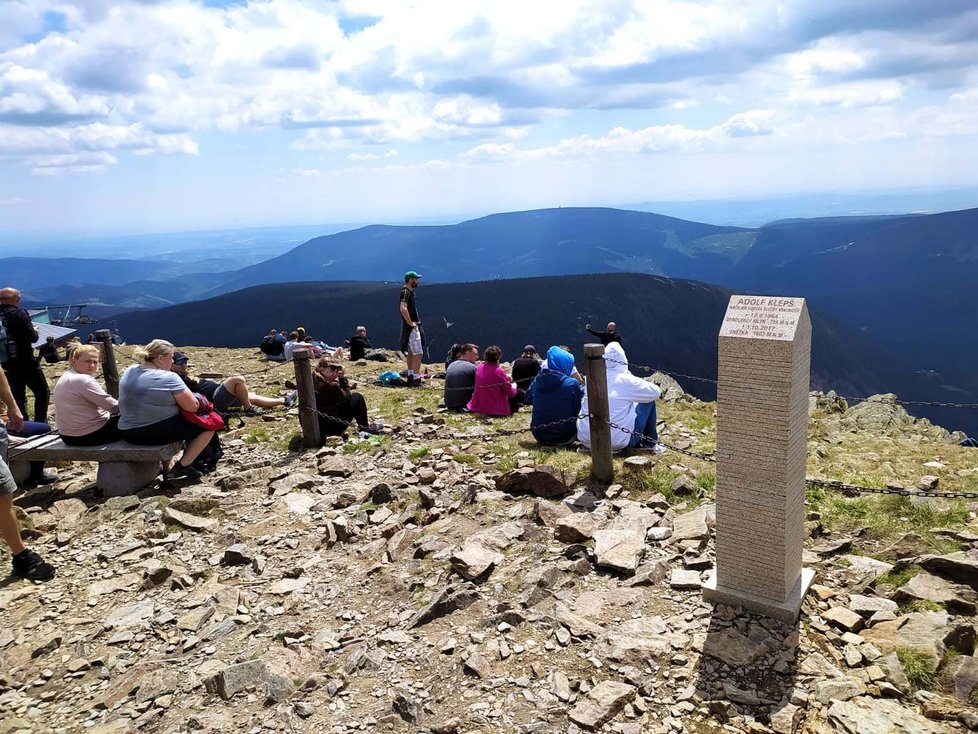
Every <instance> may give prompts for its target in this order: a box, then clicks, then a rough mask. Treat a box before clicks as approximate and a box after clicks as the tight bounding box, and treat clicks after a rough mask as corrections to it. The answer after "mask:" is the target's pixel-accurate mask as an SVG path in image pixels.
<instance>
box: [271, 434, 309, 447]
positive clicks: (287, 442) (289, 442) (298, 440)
mask: <svg viewBox="0 0 978 734" xmlns="http://www.w3.org/2000/svg"><path fill="white" fill-rule="evenodd" d="M276 448H278V450H279V451H301V450H302V448H303V446H302V431H289V432H288V433H286V434H285V435H284V436H282V437H281V438H279V440H278V442H277V444H276Z"/></svg>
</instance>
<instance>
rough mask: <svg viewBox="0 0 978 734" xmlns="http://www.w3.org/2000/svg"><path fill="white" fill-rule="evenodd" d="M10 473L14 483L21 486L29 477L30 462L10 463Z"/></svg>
mask: <svg viewBox="0 0 978 734" xmlns="http://www.w3.org/2000/svg"><path fill="white" fill-rule="evenodd" d="M10 473H11V474H12V475H13V477H14V481H15V482H17V484H23V483H24V482H26V481H27V477H29V476H30V475H31V462H29V461H11V462H10Z"/></svg>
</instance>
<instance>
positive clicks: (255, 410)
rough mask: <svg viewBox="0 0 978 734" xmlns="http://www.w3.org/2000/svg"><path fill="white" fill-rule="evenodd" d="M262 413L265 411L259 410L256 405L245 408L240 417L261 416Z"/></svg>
mask: <svg viewBox="0 0 978 734" xmlns="http://www.w3.org/2000/svg"><path fill="white" fill-rule="evenodd" d="M264 412H265V411H264V410H262V409H261V408H259V407H258V406H257V405H252V406H251V407H250V408H246V409H245V410H243V411H241V413H242V415H250V416H256V415H261V414H262V413H264Z"/></svg>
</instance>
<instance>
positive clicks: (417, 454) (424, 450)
mask: <svg viewBox="0 0 978 734" xmlns="http://www.w3.org/2000/svg"><path fill="white" fill-rule="evenodd" d="M430 453H431V449H429V448H428V447H427V446H422V447H421V448H420V449H412V450H411V451H409V452H408V458H409V459H411V460H412V461H413V460H414V459H421V458H424V457H425V456H427V455H428V454H430Z"/></svg>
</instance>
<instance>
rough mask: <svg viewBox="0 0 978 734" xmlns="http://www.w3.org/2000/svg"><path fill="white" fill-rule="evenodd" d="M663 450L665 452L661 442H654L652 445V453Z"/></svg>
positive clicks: (661, 452) (659, 452)
mask: <svg viewBox="0 0 978 734" xmlns="http://www.w3.org/2000/svg"><path fill="white" fill-rule="evenodd" d="M665 452H666V447H665V446H663V445H662V444H661V443H656V444H655V446H653V447H652V453H653V454H664V453H665Z"/></svg>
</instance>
